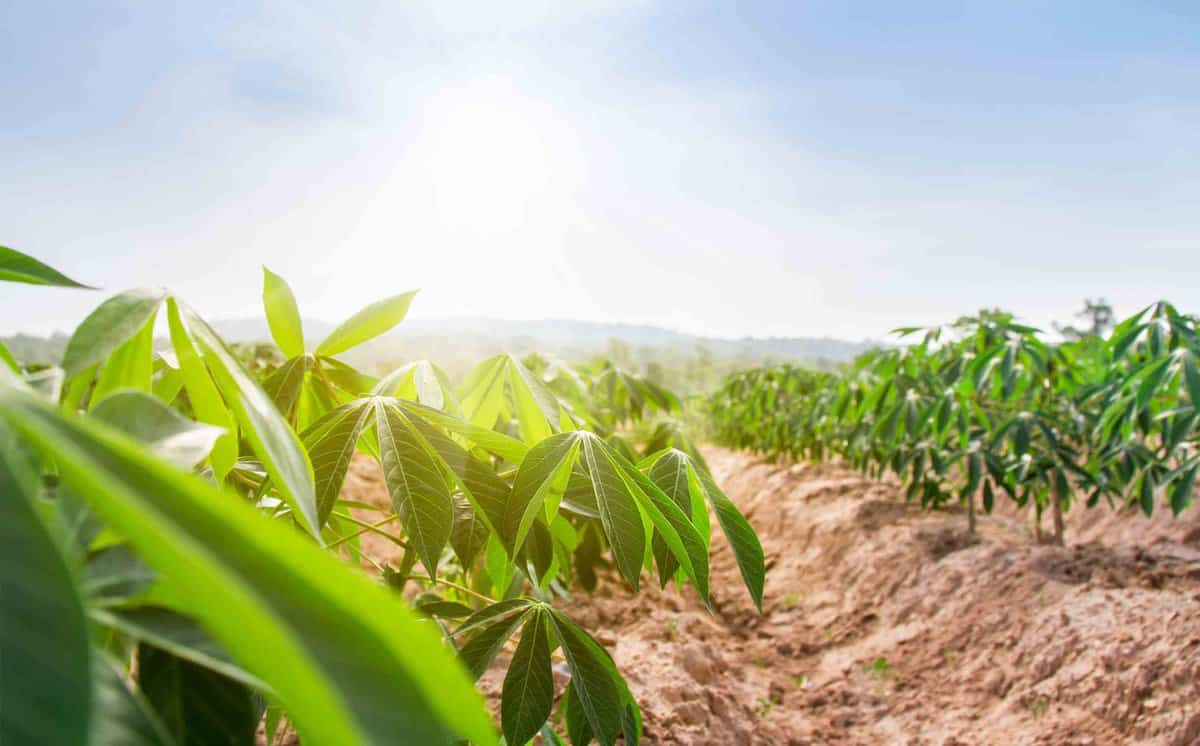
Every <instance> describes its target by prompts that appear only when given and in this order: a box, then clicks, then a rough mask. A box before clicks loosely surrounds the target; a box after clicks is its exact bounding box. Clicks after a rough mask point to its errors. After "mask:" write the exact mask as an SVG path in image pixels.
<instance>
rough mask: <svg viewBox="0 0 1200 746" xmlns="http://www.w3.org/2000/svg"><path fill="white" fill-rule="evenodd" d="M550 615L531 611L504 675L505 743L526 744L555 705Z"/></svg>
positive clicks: (502, 723)
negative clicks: (551, 666)
mask: <svg viewBox="0 0 1200 746" xmlns="http://www.w3.org/2000/svg"><path fill="white" fill-rule="evenodd" d="M548 616H549V614H548V613H547V612H546V611H544V610H543V609H541V608H535V609H534V610H533V611H532V612H531V613H530V614H529V616H528V618H527V619H526V621H525V626H524V628H523V629H522V630H521V641H520V642H519V643H518V644H517V649H516V652H514V653H513V658H512V662H511V663H510V664H509V666H508V673H507V675H505V677H504V686H503V689H502V690H501V698H500V724H501V728H502V730H503V731H504V739H505V742H506V743H510V744H523V743H525V742H526V741H528V740H529V739H530V738H533V736H534V734H535V733H537V732H538V730H540V729H541V727H542V725H543V724H544V723H545V722H546V719H547V718H549V717H550V711H551V710H552V709H553V708H554V673H553V671H551V669H550V635H549V630H548V629H547V621H548V620H547V617H548Z"/></svg>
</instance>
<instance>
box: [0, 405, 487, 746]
mask: <svg viewBox="0 0 1200 746" xmlns="http://www.w3.org/2000/svg"><path fill="white" fill-rule="evenodd" d="M0 418H2V419H4V420H6V421H7V422H9V424H10V425H12V426H13V427H14V428H15V429H16V430H18V431H19V432H20V434H21V435H22V436H24V437H25V438H27V439H28V440H29V441H30V442H31V443H32V444H34V445H35V446H36V447H38V448H39V449H40V450H42V451H44V452H45V453H46V454H47V455H48V456H50V457H52V458H53V459H54V461H55V463H56V464H57V466H58V468H59V471H60V475H61V478H62V480H63V481H64V482H65V483H66V484H68V485H70V486H71V487H72V488H74V489H75V491H76V492H78V494H80V495H81V496H82V497H84V498H85V499H87V500H88V502H89V503H90V504H91V505H92V506H93V507H94V508H96V509H97V511H98V512H100V513H101V514H102V515H103V517H104V518H105V519H106V520H107V521H108V522H109V524H110V526H112V528H113V529H114V530H116V531H118V532H120V533H121V534H122V535H124V536H125V537H127V539H128V540H129V542H130V543H131V544H132V545H133V546H134V548H135V549H137V551H138V553H139V555H140V556H141V557H142V558H143V559H144V560H145V561H146V562H147V563H149V564H150V565H151V566H152V567H154V568H155V569H156V570H157V571H158V572H159V573H160V574H161V575H162V576H164V577H171V578H172V583H171V584H169V585H165V586H164V587H163V588H162V591H161V594H162V595H164V596H166V600H167V601H168V602H169V603H170V604H171V605H172V606H173V607H174V608H177V609H178V610H179V611H181V612H183V613H185V614H187V615H189V616H192V617H194V618H196V619H197V620H198V621H199V622H200V623H201V624H202V625H203V626H204V627H205V628H206V629H207V630H208V631H209V632H210V633H212V635H213V636H214V637H215V638H216V639H217V640H218V641H219V642H220V643H221V644H222V645H224V646H225V647H226V648H227V649H228V650H229V651H230V654H231V655H232V656H233V658H234V659H235V660H236V661H238V663H240V664H241V665H243V666H244V667H245V668H246V669H247V670H248V671H250V672H251V673H252V674H253V675H255V676H257V677H259V678H261V679H262V680H264V681H266V682H267V683H268V684H269V685H270V686H271V687H272V688H273V689H274V690H275V692H276V694H277V695H278V698H279V700H280V702H281V703H283V705H284V706H285V707H286V708H287V711H288V712H289V714H290V715H291V717H292V718H293V721H294V723H295V725H296V727H297V730H298V732H299V733H300V735H301V738H302V739H304V740H305V741H306V742H312V743H330V744H334V743H338V744H341V743H347V744H349V743H355V744H359V743H362V744H396V743H412V744H435V743H447V742H448V741H450V740H451V739H452V738H453V737H454V736H455V735H457V736H458V737H465V738H469V739H472V740H474V741H478V742H479V743H483V744H491V743H495V737H494V734H493V733H492V730H491V723H490V721H489V718H488V716H487V714H486V712H485V711H484V709H483V706H482V702H481V700H480V698H479V695H478V694H477V693H476V692H475V690H474V688H473V687H472V686H471V684H470V681H469V679H468V678H467V676H465V675H464V673H463V672H462V671H461V670H460V669H459V668H457V665H456V664H455V663H454V662H453V661H452V660H451V656H450V654H449V652H448V651H447V650H446V649H445V648H444V647H443V646H442V644H441V639H440V635H439V634H438V633H437V631H436V630H435V629H434V628H432V627H431V626H430V625H428V624H426V623H423V622H420V621H418V619H417V618H416V617H415V616H414V615H413V614H412V612H410V611H409V610H408V609H407V608H406V607H405V605H404V604H403V602H402V601H401V600H400V599H399V598H397V597H396V596H395V595H394V594H391V593H389V592H388V591H387V590H386V589H384V588H382V587H379V586H377V585H375V584H374V583H372V582H371V581H370V580H368V579H367V578H365V577H363V576H361V575H360V574H358V573H357V572H355V571H354V570H352V569H350V568H349V567H347V566H346V565H344V564H342V563H341V562H339V561H338V560H337V559H336V558H335V557H333V556H332V555H329V554H326V553H325V552H323V551H322V550H320V549H319V548H318V547H316V546H314V545H313V544H312V542H311V541H309V540H306V539H305V538H303V537H302V536H300V535H298V534H297V533H296V532H295V531H294V530H293V529H291V528H288V527H287V526H284V525H282V524H279V523H276V522H272V521H267V520H264V519H263V518H262V517H261V516H260V515H259V514H258V513H257V511H255V510H254V509H253V508H252V507H250V506H249V505H247V504H245V503H242V502H239V501H236V500H229V499H228V495H225V494H223V493H221V492H219V491H218V490H217V489H216V488H214V487H212V486H210V485H208V484H205V483H204V482H203V481H201V480H199V479H197V478H194V477H191V476H188V475H184V474H181V473H180V472H178V471H176V470H175V469H174V468H172V467H170V466H167V465H165V464H163V463H161V462H159V461H158V460H157V459H155V458H154V457H152V456H150V455H148V454H146V453H145V452H144V450H143V449H142V448H140V447H139V445H138V444H136V443H135V442H133V441H131V440H129V439H128V438H127V437H125V436H123V435H121V434H119V433H117V432H116V431H113V430H111V429H108V428H104V427H102V426H100V425H99V424H96V423H92V422H88V421H86V420H74V419H72V420H68V419H64V418H62V417H60V416H58V415H57V414H56V413H55V412H54V411H53V410H51V409H49V408H48V407H47V406H46V405H43V404H41V403H40V402H38V401H36V400H35V399H33V398H31V397H30V396H29V395H28V394H23V393H21V392H19V391H17V390H15V389H13V388H11V387H9V388H3V389H0ZM3 494H9V492H7V491H6V492H4V493H3ZM15 564H16V563H7V564H6V565H5V566H6V567H12V566H15ZM5 608H8V604H6V605H5ZM46 627H47V628H53V629H62V628H64V625H63V624H62V623H61V620H60V621H59V622H58V623H56V624H54V625H46ZM39 634H40V635H42V636H45V634H46V629H41V630H39ZM60 649H61V650H69V649H70V647H69V645H60ZM59 655H60V653H53V652H49V651H47V652H46V657H45V659H43V660H39V661H38V665H39V667H40V668H39V670H41V671H49V670H51V669H50V668H49V667H47V666H45V661H46V660H58V659H59ZM86 657H87V654H86V652H82V653H78V658H79V659H80V660H86ZM6 660H7V659H6ZM6 665H7V663H6ZM64 670H72V671H73V670H74V664H72V665H71V666H70V667H69V668H68V669H64ZM40 675H44V674H40ZM38 677H39V674H38V673H37V672H33V673H31V675H30V676H28V677H26V678H25V679H24V680H23V681H22V689H23V690H25V691H26V692H29V691H36V689H35V688H31V685H30V682H31V681H35V682H36V681H37V680H38ZM85 679H86V677H85ZM6 680H10V679H6ZM55 683H56V684H58V685H61V682H58V681H56V682H55ZM64 691H69V688H68V689H67V690H64V689H62V688H61V686H60V688H59V689H58V690H57V691H55V693H54V699H53V700H52V702H54V703H56V704H55V706H61V705H60V704H58V703H62V702H64V701H66V700H65V699H64V697H65V696H66V695H65V694H64ZM85 699H86V696H85ZM6 701H8V700H6ZM9 711H10V710H9V708H7V707H6V708H5V713H7V712H9ZM27 711H37V710H36V708H33V707H32V706H31V707H30V708H21V709H20V710H18V712H22V713H25V712H27ZM86 711H87V704H86V702H85V703H83V704H80V706H79V707H77V708H75V709H73V710H72V711H71V712H72V715H71V716H70V717H63V718H60V719H59V721H58V722H57V723H56V725H57V726H58V727H63V724H64V723H68V724H69V723H75V722H78V721H79V718H78V717H77V715H76V713H79V712H86ZM14 742H21V743H27V742H30V741H29V740H20V739H17V740H15V741H14ZM32 742H37V743H72V742H73V741H72V739H71V738H70V737H67V738H64V739H55V738H50V739H35V740H33V741H32Z"/></svg>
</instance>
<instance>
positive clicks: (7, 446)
mask: <svg viewBox="0 0 1200 746" xmlns="http://www.w3.org/2000/svg"><path fill="white" fill-rule="evenodd" d="M15 395H17V393H16V392H15V390H13V389H11V388H9V387H8V386H6V384H4V383H3V381H0V396H15ZM38 494H39V480H38V476H37V474H36V472H35V471H34V469H33V466H32V464H30V462H29V460H28V458H27V457H26V454H25V453H23V451H22V448H21V446H20V445H19V443H18V441H17V439H16V436H15V434H14V433H13V431H12V430H10V429H9V428H8V427H7V426H6V425H5V423H4V421H3V420H2V418H0V509H2V510H0V512H2V513H3V515H4V519H3V520H0V555H2V558H0V593H2V600H3V602H2V603H0V702H2V703H3V705H0V743H5V744H9V743H12V744H56V745H57V744H61V745H62V746H86V744H87V743H88V728H89V723H90V722H91V719H92V712H93V710H92V707H93V705H92V698H91V678H92V677H91V666H92V665H93V663H92V651H91V646H90V644H89V642H88V629H87V619H86V617H85V616H84V610H83V602H82V601H81V598H80V590H79V587H78V585H77V583H76V580H75V578H74V576H73V574H72V572H71V570H70V569H69V567H68V565H67V562H66V560H65V559H64V557H63V556H62V554H61V553H60V552H59V550H58V548H57V546H56V545H55V542H54V540H53V539H52V538H51V535H50V533H49V532H48V531H47V529H46V526H45V525H44V524H43V523H42V521H41V519H39V517H38V515H37V512H36V511H35V500H36V499H37V496H38Z"/></svg>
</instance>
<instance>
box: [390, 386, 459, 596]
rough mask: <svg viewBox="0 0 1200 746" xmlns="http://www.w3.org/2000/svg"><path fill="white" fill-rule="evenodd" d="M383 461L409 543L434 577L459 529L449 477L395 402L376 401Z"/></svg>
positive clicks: (392, 495)
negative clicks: (452, 533)
mask: <svg viewBox="0 0 1200 746" xmlns="http://www.w3.org/2000/svg"><path fill="white" fill-rule="evenodd" d="M374 402H375V404H374V407H375V426H376V428H377V433H378V440H379V460H380V464H381V465H382V466H383V476H384V480H385V481H386V482H387V488H388V494H389V495H390V496H391V498H392V504H393V505H394V506H395V507H396V513H397V514H399V516H400V522H401V523H402V524H403V525H404V530H405V532H406V533H407V534H408V539H409V541H410V542H411V544H412V546H413V548H414V549H416V552H417V556H418V557H420V559H421V564H422V565H424V566H425V569H426V570H427V571H428V572H429V576H430V577H436V576H437V567H438V562H439V560H440V559H441V556H442V549H443V548H445V546H446V542H448V541H449V540H450V533H451V531H452V530H453V527H454V502H453V499H452V496H451V492H450V485H449V477H448V475H447V474H446V473H445V472H444V471H443V467H442V464H441V462H440V459H438V458H437V456H436V453H435V452H434V450H433V447H432V446H430V445H429V443H427V442H426V441H425V439H424V438H423V437H422V436H421V433H420V432H419V431H418V430H417V428H416V426H415V425H413V423H412V422H411V421H409V419H408V416H407V415H405V414H404V412H402V411H401V410H400V408H399V407H398V406H396V405H395V404H394V403H392V402H387V401H385V400H384V399H380V398H376V399H375V400H374Z"/></svg>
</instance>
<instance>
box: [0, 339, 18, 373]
mask: <svg viewBox="0 0 1200 746" xmlns="http://www.w3.org/2000/svg"><path fill="white" fill-rule="evenodd" d="M0 365H3V366H5V367H6V368H8V369H9V370H11V371H12V372H13V373H20V372H21V366H20V365H19V364H17V359H16V358H15V357H13V354H12V353H11V352H9V351H8V348H7V347H5V346H4V343H3V342H0Z"/></svg>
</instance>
